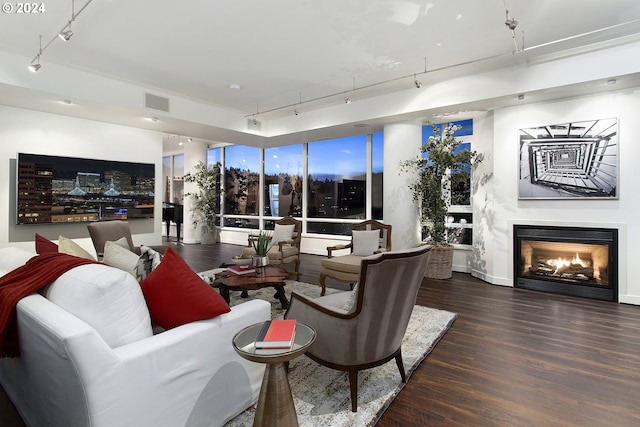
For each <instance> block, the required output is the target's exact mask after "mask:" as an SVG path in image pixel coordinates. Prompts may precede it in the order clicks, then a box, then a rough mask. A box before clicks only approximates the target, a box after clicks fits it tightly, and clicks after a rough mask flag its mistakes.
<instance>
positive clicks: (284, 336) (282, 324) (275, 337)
mask: <svg viewBox="0 0 640 427" xmlns="http://www.w3.org/2000/svg"><path fill="white" fill-rule="evenodd" d="M295 334H296V320H295V319H286V320H279V319H276V320H272V321H271V323H270V324H269V327H268V329H267V330H266V333H265V335H264V338H261V336H260V335H261V334H259V335H258V338H257V339H256V344H255V345H256V348H290V347H292V346H293V339H294V337H295Z"/></svg>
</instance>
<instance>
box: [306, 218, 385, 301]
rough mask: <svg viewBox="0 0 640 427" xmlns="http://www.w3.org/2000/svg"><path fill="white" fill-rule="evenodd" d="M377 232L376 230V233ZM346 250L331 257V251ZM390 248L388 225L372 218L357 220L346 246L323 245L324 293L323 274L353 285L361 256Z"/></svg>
mask: <svg viewBox="0 0 640 427" xmlns="http://www.w3.org/2000/svg"><path fill="white" fill-rule="evenodd" d="M376 231H377V233H376ZM343 249H349V253H348V254H343V255H339V256H334V255H333V253H334V251H338V250H343ZM390 250H391V225H388V224H383V223H381V222H380V221H376V220H375V219H369V220H367V221H363V222H359V223H356V224H353V225H352V226H351V242H350V243H348V244H346V245H336V246H328V247H327V258H325V259H323V260H322V261H320V278H319V281H320V286H322V291H321V292H320V295H321V296H322V295H324V294H325V292H326V290H327V287H326V284H325V280H326V278H327V277H330V278H331V279H334V280H337V281H338V282H343V283H348V284H349V285H351V288H352V289H353V285H354V284H355V283H356V282H357V281H358V275H359V274H360V261H361V260H362V258H363V257H365V256H368V255H373V254H374V253H380V252H384V251H390Z"/></svg>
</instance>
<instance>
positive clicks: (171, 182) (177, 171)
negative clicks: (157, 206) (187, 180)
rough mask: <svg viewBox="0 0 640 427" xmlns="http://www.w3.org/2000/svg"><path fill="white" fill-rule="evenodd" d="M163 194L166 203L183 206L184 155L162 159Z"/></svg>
mask: <svg viewBox="0 0 640 427" xmlns="http://www.w3.org/2000/svg"><path fill="white" fill-rule="evenodd" d="M162 176H163V181H164V182H163V184H162V185H163V189H162V191H163V194H164V200H163V201H164V202H165V203H177V204H182V201H183V199H184V182H183V180H182V177H183V176H184V154H176V155H174V156H166V157H163V158H162Z"/></svg>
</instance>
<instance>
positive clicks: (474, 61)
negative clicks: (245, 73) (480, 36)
mask: <svg viewBox="0 0 640 427" xmlns="http://www.w3.org/2000/svg"><path fill="white" fill-rule="evenodd" d="M637 23H640V19H634V20H631V21H627V22H622V23H620V24H615V25H610V26H608V27H604V28H599V29H597V30H593V31H588V32H585V33H581V34H576V35H573V36H569V37H565V38H562V39H558V40H553V41H550V42H546V43H541V44H538V45H534V46H530V47H524V46H523V47H522V48H521V49H519V50H516V51H515V52H508V53H500V54H497V55H492V56H487V57H485V58H478V59H472V60H469V61H464V62H459V63H457V64H451V65H445V66H443V67H439V68H432V69H429V70H427V68H426V58H425V69H424V70H421V71H419V72H417V73H411V74H406V75H403V76H400V77H395V78H393V79H389V80H383V81H380V82H376V83H371V84H368V85H364V86H359V87H355V78H354V87H353V88H352V89H349V90H344V91H341V92H334V93H330V94H328V95H323V96H319V97H316V98H311V99H307V100H305V101H302V99H301V100H300V101H298V102H296V103H293V104H288V105H284V106H281V107H274V108H271V109H268V110H263V111H256V112H255V113H252V114H246V115H245V116H244V117H252V118H253V119H254V120H255V116H256V115H260V114H267V113H273V112H276V111H280V110H284V109H289V110H290V109H292V108H294V107H296V106H300V105H302V104H308V103H311V102H316V101H322V100H325V99H329V98H335V97H338V96H341V97H343V99H347V98H348V99H349V101H351V98H349V97H348V96H347V95H348V94H349V93H352V92H356V91H359V90H364V89H369V88H372V87H376V86H381V85H385V84H388V83H392V82H397V81H400V80H405V79H410V78H413V84H414V85H415V86H418V85H417V84H416V81H418V80H417V78H416V77H417V76H419V75H423V74H427V73H430V74H431V73H435V72H440V71H447V70H452V69H454V68H457V67H464V66H468V65H474V64H478V63H482V62H485V61H491V60H496V59H501V58H505V57H508V56H513V55H516V54H522V53H525V52H531V51H535V50H537V49H542V48H545V47H548V46H552V45H554V44H558V43H563V42H566V41H569V40H573V39H578V38H581V37H587V36H592V35H594V34H598V33H603V32H607V31H611V30H615V29H618V28H622V27H625V26H628V25H634V24H637ZM505 25H506V23H505ZM515 25H517V21H516V22H515ZM523 45H524V43H523ZM34 60H35V59H34ZM419 83H420V86H422V83H421V82H419ZM345 103H346V101H345Z"/></svg>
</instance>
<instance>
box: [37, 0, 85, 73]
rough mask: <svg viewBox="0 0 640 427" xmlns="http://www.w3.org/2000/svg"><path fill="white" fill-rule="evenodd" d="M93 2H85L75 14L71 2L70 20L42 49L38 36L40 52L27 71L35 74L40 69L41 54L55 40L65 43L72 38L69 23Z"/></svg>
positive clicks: (72, 1)
mask: <svg viewBox="0 0 640 427" xmlns="http://www.w3.org/2000/svg"><path fill="white" fill-rule="evenodd" d="M92 1H93V0H87V2H86V3H85V4H84V6H82V8H81V9H80V10H79V11H78V13H76V12H75V0H71V19H69V20H68V21H67V23H66V24H65V26H64V27H62V29H61V30H60V32H58V33H57V34H56V35H55V36H54V37H53V38H52V39H51V40H50V41H49V43H47V44H46V45H45V46H44V47H42V36H40V50H39V51H38V54H37V55H36V57H35V58H33V60H32V61H31V65H29V70H30V71H32V72H34V73H35V72H36V71H38V70H39V69H40V68H42V65H40V57H41V56H42V54H43V53H44V51H45V50H47V48H48V47H49V46H51V43H53V42H54V41H56V39H58V38H60V39H61V40H63V41H65V42H67V41H69V39H70V38H71V36H73V31H71V23H72V22H74V21H75V20H76V18H77V17H78V15H80V14H81V13H82V11H83V10H84V9H85V8H86V7H87V6H89V4H90V3H91V2H92Z"/></svg>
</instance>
